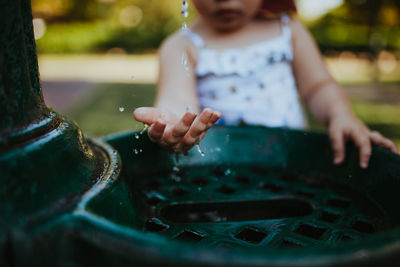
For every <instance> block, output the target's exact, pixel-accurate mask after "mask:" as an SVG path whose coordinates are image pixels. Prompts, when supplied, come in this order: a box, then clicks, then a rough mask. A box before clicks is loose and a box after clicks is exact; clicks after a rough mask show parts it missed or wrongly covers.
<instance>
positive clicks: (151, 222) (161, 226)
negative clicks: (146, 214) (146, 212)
mask: <svg viewBox="0 0 400 267" xmlns="http://www.w3.org/2000/svg"><path fill="white" fill-rule="evenodd" d="M145 227H146V230H147V231H150V232H161V231H163V230H165V229H167V228H169V225H167V224H165V223H163V222H162V221H160V220H159V219H157V218H150V219H148V220H147V221H146V223H145Z"/></svg>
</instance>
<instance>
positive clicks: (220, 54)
mask: <svg viewBox="0 0 400 267" xmlns="http://www.w3.org/2000/svg"><path fill="white" fill-rule="evenodd" d="M288 20H289V18H288V17H287V16H283V17H282V19H281V21H282V34H281V35H280V36H278V37H275V38H273V39H271V40H267V41H263V42H259V43H255V44H253V45H250V46H247V47H244V48H229V49H225V50H223V51H216V50H213V49H209V48H207V47H206V44H205V42H204V40H203V39H202V38H201V37H200V36H199V35H198V34H196V33H195V32H193V31H190V30H187V31H184V32H183V34H185V35H186V36H187V37H189V38H190V40H191V41H192V42H193V43H194V44H195V46H196V47H197V49H198V61H197V67H196V76H197V92H198V97H199V102H200V105H201V107H202V108H205V107H210V108H212V109H214V110H218V111H220V112H221V113H222V117H221V119H220V121H219V124H225V125H243V124H247V125H263V126H269V127H289V128H297V129H302V128H305V126H306V120H305V117H304V114H303V111H302V108H301V104H300V101H299V96H298V93H297V88H296V82H295V79H294V76H293V72H292V60H293V48H292V42H291V29H290V27H289V26H288Z"/></svg>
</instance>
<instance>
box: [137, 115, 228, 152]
mask: <svg viewBox="0 0 400 267" xmlns="http://www.w3.org/2000/svg"><path fill="white" fill-rule="evenodd" d="M133 116H134V118H135V120H137V121H140V122H143V123H145V124H148V125H150V128H149V130H148V136H149V138H150V140H151V141H153V142H155V143H158V144H160V145H161V146H163V147H166V148H169V149H171V150H173V151H174V152H177V153H184V154H186V153H187V151H188V150H189V149H190V148H191V147H192V146H194V145H195V144H197V143H198V142H200V140H201V139H203V138H204V136H205V134H206V132H207V130H208V129H209V128H210V127H211V126H213V125H214V123H215V122H216V121H217V120H218V119H219V118H220V116H221V114H220V113H219V112H216V111H213V110H212V109H210V108H206V109H204V110H203V111H202V112H201V113H200V115H197V114H196V113H194V112H192V111H187V112H186V113H185V114H184V115H183V116H182V118H178V116H176V115H175V114H174V113H173V112H171V111H169V110H166V109H160V108H151V107H142V108H137V109H136V110H135V111H134V112H133Z"/></svg>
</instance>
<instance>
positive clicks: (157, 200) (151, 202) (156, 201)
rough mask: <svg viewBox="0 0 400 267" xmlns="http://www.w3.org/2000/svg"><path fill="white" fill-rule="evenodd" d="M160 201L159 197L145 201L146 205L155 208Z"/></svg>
mask: <svg viewBox="0 0 400 267" xmlns="http://www.w3.org/2000/svg"><path fill="white" fill-rule="evenodd" d="M161 201H163V200H162V199H161V198H159V197H154V196H153V197H150V198H149V199H147V201H146V202H147V204H149V205H151V206H155V205H157V204H158V203H160V202H161Z"/></svg>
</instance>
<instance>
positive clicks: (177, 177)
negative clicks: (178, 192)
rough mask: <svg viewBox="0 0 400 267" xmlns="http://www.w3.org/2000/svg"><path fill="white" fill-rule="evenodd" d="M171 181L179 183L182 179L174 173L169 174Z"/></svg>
mask: <svg viewBox="0 0 400 267" xmlns="http://www.w3.org/2000/svg"><path fill="white" fill-rule="evenodd" d="M171 180H172V181H174V182H176V183H180V182H181V181H182V178H181V177H180V176H178V175H176V174H175V173H173V174H171Z"/></svg>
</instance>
